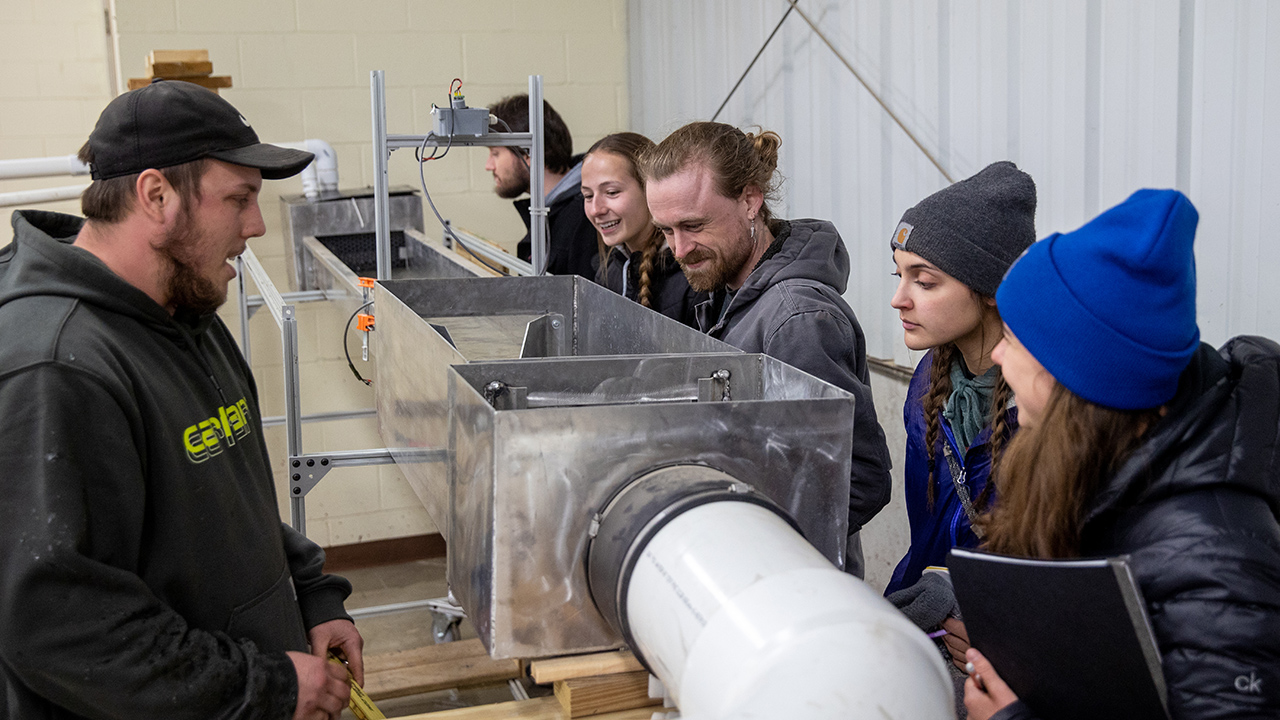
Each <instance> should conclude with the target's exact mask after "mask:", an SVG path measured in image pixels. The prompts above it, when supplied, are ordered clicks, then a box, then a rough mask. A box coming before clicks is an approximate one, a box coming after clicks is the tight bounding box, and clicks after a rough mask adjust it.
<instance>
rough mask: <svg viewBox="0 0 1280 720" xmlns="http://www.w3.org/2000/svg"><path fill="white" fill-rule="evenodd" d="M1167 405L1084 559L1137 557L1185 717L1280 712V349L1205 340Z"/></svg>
mask: <svg viewBox="0 0 1280 720" xmlns="http://www.w3.org/2000/svg"><path fill="white" fill-rule="evenodd" d="M1168 407H1169V411H1168V414H1167V415H1166V416H1165V418H1164V419H1162V420H1161V421H1160V422H1159V423H1158V424H1157V425H1156V426H1155V427H1154V428H1152V430H1151V433H1150V434H1149V436H1148V437H1147V439H1146V440H1145V442H1144V443H1143V445H1142V446H1140V447H1139V448H1138V450H1137V451H1136V452H1134V454H1133V455H1132V456H1131V457H1130V458H1129V459H1128V460H1127V461H1126V463H1125V465H1124V466H1123V467H1122V468H1121V469H1120V471H1119V472H1118V473H1117V474H1116V476H1115V477H1114V478H1112V479H1111V480H1110V481H1109V482H1107V483H1106V485H1104V487H1103V489H1102V491H1101V492H1100V493H1099V494H1098V496H1097V497H1096V498H1095V500H1094V503H1093V505H1092V507H1091V509H1090V510H1089V512H1088V513H1087V514H1086V517H1085V525H1084V532H1083V546H1082V548H1081V555H1083V556H1086V557H1087V556H1104V555H1106V556H1114V555H1120V554H1125V553H1127V554H1129V555H1130V557H1131V564H1132V567H1133V571H1134V574H1135V576H1136V577H1137V580H1138V584H1139V586H1140V587H1141V588H1142V594H1143V597H1144V598H1145V600H1146V603H1147V610H1148V613H1149V614H1150V616H1151V622H1152V625H1153V626H1154V628H1155V633H1156V641H1157V643H1158V644H1159V646H1160V652H1161V655H1162V657H1163V660H1164V675H1165V681H1166V684H1167V685H1168V689H1169V711H1170V714H1171V715H1172V717H1173V718H1174V720H1191V719H1193V718H1194V719H1196V720H1201V719H1204V718H1280V523H1277V517H1280V345H1277V344H1276V343H1274V342H1272V341H1270V340H1265V339H1263V338H1256V337H1239V338H1235V339H1234V340H1232V341H1230V342H1228V343H1227V344H1226V345H1225V346H1223V348H1222V349H1221V350H1220V351H1217V352H1215V351H1214V350H1213V349H1212V348H1210V347H1209V346H1208V345H1201V346H1200V350H1199V352H1197V354H1196V355H1195V357H1194V358H1193V360H1192V362H1191V365H1190V366H1189V367H1188V368H1187V370H1186V371H1185V372H1184V373H1183V375H1182V379H1181V381H1180V385H1179V388H1178V394H1177V395H1176V396H1175V397H1174V399H1173V400H1172V401H1171V402H1170V404H1169V406H1168ZM1082 692H1087V689H1084V688H1082ZM1030 716H1031V713H1030V712H1028V711H1027V710H1026V708H1025V707H1023V706H1022V705H1021V703H1018V704H1017V706H1016V707H1014V706H1011V707H1010V708H1006V710H1005V711H1004V712H1002V713H999V714H997V716H996V717H998V718H1001V719H1002V720H1009V719H1010V718H1019V719H1020V720H1021V719H1023V718H1029V717H1030Z"/></svg>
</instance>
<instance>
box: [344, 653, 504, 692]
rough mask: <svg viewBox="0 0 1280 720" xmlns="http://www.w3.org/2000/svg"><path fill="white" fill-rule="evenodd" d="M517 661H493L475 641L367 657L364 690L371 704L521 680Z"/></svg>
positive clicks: (365, 660)
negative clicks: (406, 696)
mask: <svg viewBox="0 0 1280 720" xmlns="http://www.w3.org/2000/svg"><path fill="white" fill-rule="evenodd" d="M523 674H524V667H523V666H522V664H521V662H520V661H519V660H494V659H493V658H491V657H489V653H488V652H486V651H485V649H484V644H483V643H481V642H480V640H478V639H474V638H473V639H471V640H459V641H457V642H451V643H442V644H440V645H428V646H426V647H422V648H417V649H414V650H404V651H401V652H394V653H385V654H382V655H368V656H366V657H365V659H364V690H365V692H366V693H368V694H369V697H371V698H373V699H374V700H383V699H386V698H396V697H403V696H405V695H417V694H418V693H424V692H431V691H433V690H444V689H448V688H456V687H469V686H472V685H488V684H492V683H499V682H506V681H507V680H513V679H516V678H519V677H521V676H522V675H523Z"/></svg>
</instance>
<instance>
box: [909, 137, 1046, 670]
mask: <svg viewBox="0 0 1280 720" xmlns="http://www.w3.org/2000/svg"><path fill="white" fill-rule="evenodd" d="M1035 210H1036V186H1035V183H1034V182H1033V181H1032V180H1031V176H1029V175H1027V174H1026V173H1024V172H1022V171H1021V170H1019V169H1018V168H1017V166H1015V165H1014V164H1013V163H1010V162H997V163H993V164H991V165H989V166H987V167H986V168H984V169H983V170H982V171H981V172H979V173H978V174H976V175H974V176H973V177H971V178H968V179H967V180H963V181H961V182H958V183H956V184H954V185H951V186H949V187H946V188H943V189H942V190H939V191H938V192H936V193H934V194H932V195H930V196H929V197H927V198H925V199H924V200H921V201H920V202H919V204H917V205H916V206H915V207H913V208H911V209H910V210H907V212H906V213H904V214H903V216H902V222H900V223H899V224H898V227H897V229H896V230H895V231H894V234H893V240H892V243H891V244H892V247H893V259H894V264H895V265H896V266H897V272H896V274H897V275H898V276H899V277H900V278H901V280H900V282H899V283H898V289H897V291H896V292H895V293H894V295H893V300H892V301H891V303H890V304H891V305H892V306H893V307H894V308H895V309H897V310H898V314H899V316H900V317H901V319H902V327H903V334H904V336H905V341H906V344H907V347H909V348H911V349H912V350H928V351H929V354H927V355H926V356H925V357H924V359H923V360H921V361H920V364H919V366H918V367H917V368H916V372H915V375H914V376H913V377H912V379H911V387H910V389H909V390H908V391H907V401H906V404H905V407H904V408H903V419H904V422H905V424H906V431H907V452H906V471H905V479H906V488H905V490H906V503H907V517H908V519H909V521H910V524H911V547H910V548H909V549H908V551H907V554H906V556H905V557H903V558H902V560H901V562H899V563H898V567H897V568H896V569H895V570H894V574H893V578H892V580H891V581H890V582H889V586H888V588H887V589H886V593H887V594H888V595H889V599H890V601H892V602H893V603H894V604H895V605H897V606H898V607H900V608H902V610H903V612H904V613H906V614H907V616H908V617H910V618H911V619H912V620H913V621H915V622H916V624H917V625H920V627H921V629H923V630H926V631H935V630H938V629H939V626H941V628H942V630H945V631H946V632H945V633H944V636H945V637H944V638H943V642H944V643H945V645H946V647H947V649H948V651H949V652H950V654H951V657H952V659H953V660H954V661H955V662H956V665H957V666H962V665H963V664H964V653H965V650H967V649H968V642H967V640H966V635H965V634H964V630H963V627H964V626H963V625H962V624H961V623H960V622H959V621H958V620H957V619H955V617H953V616H952V615H953V613H952V610H953V607H954V602H955V601H954V598H953V596H952V595H951V593H950V586H949V584H947V583H946V582H945V580H942V579H941V577H940V576H936V575H932V574H925V575H924V576H923V577H924V580H923V581H922V580H921V578H922V572H923V571H924V569H925V568H926V567H929V566H931V565H944V564H945V563H946V557H947V552H948V551H949V550H950V549H951V548H952V547H955V546H960V547H975V546H977V545H978V543H979V541H980V536H979V535H978V534H977V532H976V531H975V530H974V529H973V524H974V520H975V518H976V517H977V514H978V513H979V512H981V511H982V509H983V508H984V507H985V506H986V505H987V504H988V502H989V500H990V499H991V495H992V486H991V485H990V484H988V482H987V478H988V477H989V475H990V474H991V469H992V466H993V464H994V463H995V462H996V461H998V460H999V457H1000V454H1001V450H1002V448H1003V446H1004V444H1005V443H1006V442H1007V441H1008V439H1009V437H1010V436H1011V435H1012V434H1013V432H1014V431H1015V430H1016V429H1017V425H1018V423H1017V410H1016V409H1015V408H1013V407H1012V404H1011V397H1012V391H1011V390H1010V389H1009V386H1008V385H1007V384H1006V383H1005V382H1004V380H1003V378H1002V376H1001V374H1000V368H999V367H998V366H996V365H995V364H994V363H993V362H992V360H991V350H992V348H994V347H995V345H996V343H998V342H999V341H1000V339H1001V337H1002V334H1003V323H1002V322H1001V319H1000V314H999V313H998V312H997V311H996V303H995V293H996V288H997V287H998V286H999V284H1000V279H1001V278H1002V277H1003V276H1004V273H1005V271H1006V270H1007V269H1008V268H1009V266H1010V265H1011V264H1012V263H1013V262H1014V260H1016V259H1017V258H1018V256H1019V255H1020V254H1022V252H1023V250H1025V249H1026V248H1027V247H1028V246H1030V245H1031V243H1033V242H1035Z"/></svg>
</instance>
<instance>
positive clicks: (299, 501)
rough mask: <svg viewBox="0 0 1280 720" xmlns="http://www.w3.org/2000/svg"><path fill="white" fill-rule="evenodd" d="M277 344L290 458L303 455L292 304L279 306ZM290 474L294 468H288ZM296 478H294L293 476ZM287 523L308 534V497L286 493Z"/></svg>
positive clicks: (295, 320) (300, 395)
mask: <svg viewBox="0 0 1280 720" xmlns="http://www.w3.org/2000/svg"><path fill="white" fill-rule="evenodd" d="M280 315H281V322H280V345H281V348H282V350H283V352H282V354H283V355H284V425H285V448H286V451H287V452H288V454H289V457H293V456H294V455H301V454H302V391H301V387H300V384H299V380H298V318H297V315H296V314H295V313H294V307H293V306H292V305H285V306H283V307H282V308H281V313H280ZM289 471H290V472H291V473H292V472H293V468H289ZM294 479H296V478H294ZM289 524H290V525H292V526H293V529H294V530H297V531H298V532H300V533H302V534H303V535H306V534H307V500H306V498H305V497H304V496H303V494H302V493H299V492H297V491H296V490H295V491H293V492H292V493H291V494H290V495H289Z"/></svg>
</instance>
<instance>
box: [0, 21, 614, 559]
mask: <svg viewBox="0 0 1280 720" xmlns="http://www.w3.org/2000/svg"><path fill="white" fill-rule="evenodd" d="M116 12H117V20H118V27H119V47H120V65H121V69H122V74H123V76H124V78H125V79H126V80H127V79H128V78H130V77H142V76H144V75H145V72H146V68H145V66H144V58H145V56H146V54H147V53H148V52H149V51H151V50H155V49H198V48H204V49H208V50H209V55H210V59H211V60H212V61H213V65H214V74H217V75H230V76H231V77H232V80H233V83H234V87H232V88H231V89H229V90H224V91H223V96H224V97H226V98H227V99H228V100H230V101H231V102H232V103H233V104H234V105H236V107H238V108H239V109H240V110H241V111H242V112H243V113H244V115H245V116H246V117H247V118H249V119H250V121H251V122H253V124H254V128H255V129H256V130H257V131H258V134H259V136H261V137H262V138H263V139H264V140H267V141H277V142H284V141H295V140H304V139H308V138H319V139H322V140H325V141H327V142H329V143H330V144H331V145H333V147H334V149H335V151H336V152H337V156H338V169H339V173H340V178H341V186H342V187H343V188H358V187H365V186H369V185H371V184H372V178H373V173H372V150H371V136H372V130H371V126H370V102H369V71H370V70H385V71H386V79H387V114H388V130H389V131H390V132H392V133H397V132H399V133H424V132H427V131H428V130H429V129H430V126H431V116H430V110H431V105H432V103H433V102H434V103H437V104H441V105H443V104H444V103H445V102H446V100H447V90H448V86H449V82H450V81H451V80H452V79H453V78H455V77H457V78H461V79H462V81H463V83H464V85H463V92H464V93H465V94H466V96H467V100H468V102H469V103H470V104H472V105H475V106H483V105H485V104H487V103H490V102H492V101H494V100H496V99H498V98H499V97H502V96H504V95H508V94H511V93H515V92H524V91H525V90H527V88H528V76H529V75H530V74H541V75H542V76H543V81H544V92H545V96H546V98H547V100H548V101H549V102H551V103H552V104H553V105H554V106H555V107H556V108H557V109H558V110H559V111H560V113H561V114H562V115H563V116H564V117H565V120H566V122H567V123H568V125H569V127H570V129H571V130H572V132H573V134H574V144H575V149H576V150H577V151H578V152H581V151H584V150H586V148H587V147H589V146H590V144H591V143H592V142H594V141H595V140H596V139H598V138H599V137H601V136H603V135H605V134H608V133H610V132H614V131H617V130H620V129H623V124H622V123H623V119H624V118H626V117H627V116H628V111H627V107H626V102H627V91H626V82H627V55H626V53H627V50H626V37H627V35H626V26H625V22H626V12H625V2H624V0H557V1H552V0H539V1H538V2H526V1H524V0H477V1H473V2H466V3H456V2H444V1H443V0H367V1H365V2H350V1H349V0H223V2H216V3H215V2H209V0H116ZM0 17H3V19H4V20H3V23H2V24H0V62H2V64H3V67H4V68H5V72H4V73H0V100H2V101H3V108H4V112H3V113H0V159H5V158H24V157H44V156H50V155H63V154H71V153H74V152H76V151H77V150H78V149H79V148H80V146H81V145H82V144H83V143H84V141H85V139H86V138H87V137H88V134H89V132H90V130H92V128H93V124H94V122H95V121H96V119H97V116H98V114H99V113H100V112H101V110H102V108H103V106H104V105H105V104H106V103H107V102H108V101H109V100H110V98H111V91H110V87H111V83H110V77H109V70H108V68H109V63H108V58H109V56H108V37H107V35H106V29H105V28H106V22H105V16H104V10H103V3H102V2H101V0H59V1H58V2H48V1H47V0H0ZM484 160H485V151H484V150H479V149H476V150H463V149H454V150H453V151H452V152H451V153H450V156H449V157H448V158H446V159H445V160H444V161H442V162H432V163H430V164H429V165H427V167H426V180H427V183H428V187H429V188H430V189H431V191H432V197H433V198H434V199H435V201H436V205H437V206H438V207H439V208H440V211H441V213H443V214H444V215H445V216H446V217H448V218H450V219H451V220H453V221H454V222H455V223H457V224H458V225H460V226H462V227H465V228H468V229H470V230H472V231H473V232H476V233H477V234H479V235H481V236H483V237H487V238H489V239H491V240H493V241H495V242H498V243H499V244H502V245H505V246H507V247H508V248H511V249H514V246H515V243H516V240H518V239H519V237H520V236H521V235H523V233H524V228H523V225H522V224H521V222H520V220H519V219H518V217H517V216H516V215H515V212H514V211H513V210H512V209H511V207H510V204H509V202H508V201H506V200H501V199H499V198H497V197H496V196H495V195H493V193H492V190H491V187H492V179H491V177H490V176H489V174H488V173H486V172H485V171H484ZM390 175H391V182H392V183H393V184H408V185H413V186H417V185H418V182H419V181H418V171H417V166H416V164H415V163H414V161H413V159H412V155H411V153H409V152H408V151H400V152H397V153H395V154H394V155H393V156H392V161H391V166H390ZM87 181H88V178H87V177H85V178H71V177H62V178H47V179H31V180H16V181H0V192H4V191H9V190H26V189H33V188H37V187H48V186H57V185H70V184H74V183H77V182H87ZM299 192H301V183H300V182H299V181H298V180H297V179H292V180H286V181H275V182H268V183H267V184H266V187H265V188H264V190H263V194H262V199H261V205H262V211H263V216H264V217H265V219H266V222H267V234H266V236H264V237H262V238H258V239H256V240H254V241H253V242H252V243H251V247H252V248H253V250H254V252H255V253H256V254H257V255H258V257H259V258H260V259H261V260H262V262H263V265H264V266H265V267H266V269H267V270H268V272H269V274H270V275H271V277H272V279H273V280H274V282H275V283H276V285H277V287H278V288H279V289H281V290H282V291H285V290H289V289H292V288H288V287H287V286H286V282H287V280H286V278H287V273H286V271H285V258H286V256H285V243H284V239H283V237H282V235H281V222H280V207H279V197H280V196H281V195H289V194H296V193H299ZM39 207H40V208H41V209H48V210H58V211H63V212H73V213H75V212H78V202H76V201H68V202H61V203H53V204H44V205H40V206H39ZM7 214H8V213H7V212H6V213H5V215H6V216H7ZM427 217H428V220H427V227H428V233H429V234H434V228H433V225H434V219H433V218H432V216H431V214H430V210H429V209H428V210H427ZM250 292H255V291H254V290H252V289H251V290H250ZM235 299H236V298H235V294H234V290H233V294H232V298H231V303H234V302H235ZM354 308H355V304H353V303H350V302H346V303H314V304H304V305H300V306H299V309H298V310H299V314H298V325H299V345H300V358H301V363H300V371H301V377H302V391H303V394H302V408H303V412H304V413H315V412H324V411H331V410H353V409H360V408H368V407H372V406H373V393H372V391H371V390H370V389H369V388H366V387H365V386H364V385H362V384H360V383H359V382H357V381H356V380H355V378H354V377H352V375H351V373H350V371H349V370H348V369H347V367H346V361H345V359H344V358H343V352H342V329H343V324H344V323H345V322H346V319H347V317H348V316H349V314H350V313H351V311H352V310H353V309H354ZM227 310H229V312H226V313H225V317H226V319H227V321H228V324H229V325H231V326H232V328H233V330H234V329H236V328H237V327H238V321H237V320H236V314H235V312H234V305H232V304H229V306H228V308H227ZM251 327H252V330H251V332H252V335H251V337H252V357H251V363H252V365H253V368H254V373H255V375H256V377H257V380H258V386H259V391H260V394H261V396H262V401H263V412H264V414H266V415H280V414H283V412H284V409H283V408H284V402H283V398H284V392H283V372H282V369H281V368H282V364H281V354H280V339H279V331H278V329H277V327H276V325H275V323H274V321H273V320H272V319H271V317H270V315H269V314H268V313H266V312H259V313H258V314H256V315H255V316H254V318H253V320H252V322H251ZM351 345H352V347H353V348H354V349H355V351H356V353H357V355H356V357H357V362H359V360H358V350H359V345H358V342H357V341H356V340H355V339H354V338H353V339H352V343H351ZM362 370H363V371H364V372H366V374H368V375H371V376H373V377H374V378H375V380H376V376H377V369H376V366H374V365H373V364H370V365H369V366H366V367H363V368H362ZM266 433H267V440H268V443H269V446H270V450H271V455H272V458H273V462H274V463H275V465H276V469H277V491H278V493H279V496H280V499H281V514H282V516H283V517H286V518H287V517H288V504H287V501H286V483H285V477H286V476H285V442H284V431H283V429H282V428H279V427H277V428H271V429H268V430H267V431H266ZM303 437H304V440H303V449H304V450H305V451H307V452H317V451H321V450H341V449H363V448H375V447H382V446H383V442H382V440H381V439H380V438H379V437H378V434H377V430H376V424H375V422H374V421H373V420H372V419H360V420H348V421H343V422H335V423H319V424H311V425H306V426H305V427H304V433H303ZM307 515H308V523H307V526H308V527H307V529H308V534H309V535H310V536H311V537H312V538H313V539H315V540H316V541H317V542H319V543H320V544H322V545H326V546H332V545H345V544H351V543H358V542H362V541H368V540H377V539H385V538H393V537H401V536H407V535H416V534H421V533H428V532H433V531H434V530H435V528H434V526H433V525H432V523H431V521H430V519H429V518H428V517H427V515H426V513H425V511H424V510H423V509H422V505H421V503H419V501H418V499H417V498H416V497H415V496H414V495H413V492H412V491H411V490H410V488H409V487H408V484H407V483H406V482H405V481H404V479H403V477H402V476H401V475H400V473H399V471H398V470H396V468H395V466H393V465H383V466H373V467H366V468H341V469H338V470H335V471H334V472H332V473H331V474H330V475H329V476H328V477H326V478H325V479H324V480H323V481H322V482H321V483H320V485H319V486H318V487H317V488H316V489H315V490H313V491H312V492H311V493H310V494H309V495H308V497H307Z"/></svg>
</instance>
